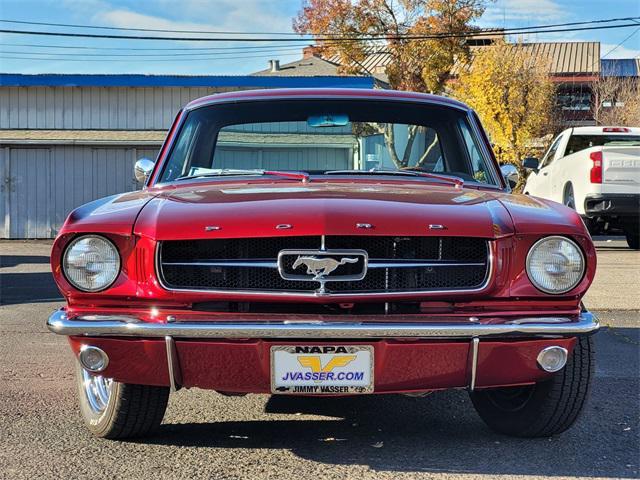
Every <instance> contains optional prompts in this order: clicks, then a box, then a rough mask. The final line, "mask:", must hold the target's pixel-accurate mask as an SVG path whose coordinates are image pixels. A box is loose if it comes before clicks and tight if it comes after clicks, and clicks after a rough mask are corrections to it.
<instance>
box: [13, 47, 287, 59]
mask: <svg viewBox="0 0 640 480" xmlns="http://www.w3.org/2000/svg"><path fill="white" fill-rule="evenodd" d="M288 52H291V53H293V52H300V49H299V48H298V47H280V48H272V49H269V50H265V51H262V52H255V51H247V52H245V51H233V52H224V51H223V52H201V53H165V54H163V53H66V52H64V53H57V52H33V51H31V52H21V51H12V50H0V53H2V54H10V55H47V56H65V57H89V58H91V57H136V58H141V57H165V58H166V57H170V56H171V57H202V56H211V55H215V56H218V55H237V54H238V53H264V54H271V53H283V54H286V53H288Z"/></svg>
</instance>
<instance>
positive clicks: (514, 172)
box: [500, 163, 520, 188]
mask: <svg viewBox="0 0 640 480" xmlns="http://www.w3.org/2000/svg"><path fill="white" fill-rule="evenodd" d="M500 172H502V176H503V177H504V179H505V180H506V181H507V183H508V184H509V186H510V187H511V188H514V187H515V186H516V185H517V184H518V180H520V174H519V173H518V169H517V168H516V167H515V166H514V165H511V164H510V163H507V164H505V165H502V166H501V167H500Z"/></svg>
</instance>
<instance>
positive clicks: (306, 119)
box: [160, 100, 500, 185]
mask: <svg viewBox="0 0 640 480" xmlns="http://www.w3.org/2000/svg"><path fill="white" fill-rule="evenodd" d="M249 170H265V171H269V170H274V171H280V172H286V171H306V172H309V173H310V174H313V175H322V174H324V173H325V172H327V173H330V174H333V175H335V174H336V173H339V172H336V171H343V170H344V171H349V174H350V175H353V174H356V175H357V173H358V171H362V172H363V174H365V173H366V172H372V171H374V172H378V173H379V172H380V171H390V173H392V172H397V171H407V172H408V171H423V172H429V173H435V174H439V175H442V176H447V175H450V176H454V177H458V178H459V179H462V180H464V181H465V183H466V182H471V183H482V184H489V185H500V183H499V182H498V180H497V178H498V177H497V172H496V171H495V169H494V167H493V163H492V160H491V159H487V158H485V155H484V153H483V149H482V148H481V144H480V140H479V139H478V138H476V135H475V133H474V131H473V129H472V128H471V126H470V125H469V123H468V119H467V116H466V114H465V112H463V111H458V110H457V109H453V108H450V107H448V108H446V107H441V106H433V105H423V104H418V103H400V102H397V103H396V102H380V101H355V100H354V101H351V100H346V101H345V100H340V101H334V100H322V101H318V100H311V101H309V100H305V101H301V100H288V101H263V102H246V103H236V104H232V105H231V104H221V105H213V106H208V107H202V108H199V109H195V110H193V111H191V112H190V113H189V114H188V116H187V118H186V120H185V121H184V122H183V125H182V128H181V130H180V132H179V134H178V137H177V139H176V141H175V142H174V145H173V148H172V151H171V152H170V154H169V158H168V160H167V161H166V162H165V165H164V167H163V171H162V174H161V178H160V182H171V181H174V180H177V179H179V178H185V177H188V178H197V177H199V176H203V177H204V176H206V177H212V176H217V175H218V173H217V172H225V175H227V174H228V173H227V172H230V171H231V172H238V175H242V171H249ZM420 178H425V179H428V178H431V177H428V176H424V177H420Z"/></svg>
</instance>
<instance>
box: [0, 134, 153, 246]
mask: <svg viewBox="0 0 640 480" xmlns="http://www.w3.org/2000/svg"><path fill="white" fill-rule="evenodd" d="M157 150H158V149H157V148H150V147H148V146H145V147H141V148H135V147H129V146H125V147H91V146H77V145H76V146H72V145H51V146H37V147H26V146H24V147H23V146H11V147H3V148H0V174H1V175H2V177H3V178H4V179H5V182H4V183H3V184H2V186H1V188H0V190H1V191H0V238H53V237H54V236H55V235H56V233H57V231H58V229H59V228H60V226H61V225H62V223H63V222H64V220H65V218H66V216H67V215H68V214H69V212H70V211H71V210H73V209H74V208H76V207H78V206H80V205H82V204H84V203H87V202H90V201H92V200H95V199H97V198H100V197H105V196H108V195H113V194H116V193H122V192H127V191H131V190H135V189H137V188H139V185H138V184H137V183H136V182H135V180H134V179H133V164H134V163H135V161H136V160H137V159H138V158H140V157H145V156H146V157H149V158H155V156H156V154H157Z"/></svg>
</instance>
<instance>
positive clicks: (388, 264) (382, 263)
mask: <svg viewBox="0 0 640 480" xmlns="http://www.w3.org/2000/svg"><path fill="white" fill-rule="evenodd" d="M316 253H318V254H319V253H323V254H326V253H334V252H333V251H332V250H324V251H323V250H317V251H316ZM162 265H163V266H167V265H170V266H174V267H242V268H273V269H280V268H279V266H278V261H275V262H274V261H270V260H264V261H260V260H245V261H234V260H228V261H227V260H220V261H210V262H209V261H207V262H162ZM484 265H485V263H484V262H475V263H455V262H411V261H407V262H398V261H395V260H384V259H376V260H369V263H368V267H369V268H418V267H481V266H484ZM334 278H335V277H334ZM337 278H338V279H332V278H331V277H327V281H328V282H340V281H347V280H340V279H339V278H340V277H337ZM342 278H344V276H343V277H342ZM288 280H292V279H288ZM360 280H362V279H360ZM304 281H314V280H312V279H308V278H307V279H305V280H304ZM348 281H351V280H348Z"/></svg>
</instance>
